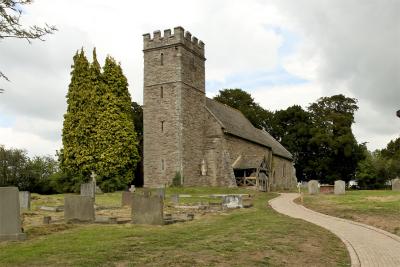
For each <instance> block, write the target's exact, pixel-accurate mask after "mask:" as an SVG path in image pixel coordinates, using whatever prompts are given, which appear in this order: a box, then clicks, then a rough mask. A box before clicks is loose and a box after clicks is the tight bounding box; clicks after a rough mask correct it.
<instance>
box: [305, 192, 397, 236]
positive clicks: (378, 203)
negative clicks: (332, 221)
mask: <svg viewBox="0 0 400 267" xmlns="http://www.w3.org/2000/svg"><path fill="white" fill-rule="evenodd" d="M297 202H299V200H297ZM304 206H306V207H307V208H310V209H312V210H315V211H318V212H321V213H325V214H328V215H332V216H336V217H341V218H344V219H349V220H354V221H357V222H361V223H365V224H369V225H372V226H375V227H378V228H381V229H383V230H386V231H389V232H391V233H394V234H397V235H399V236H400V192H397V191H390V190H357V191H346V194H345V195H333V194H319V195H313V196H311V195H307V193H305V195H304Z"/></svg>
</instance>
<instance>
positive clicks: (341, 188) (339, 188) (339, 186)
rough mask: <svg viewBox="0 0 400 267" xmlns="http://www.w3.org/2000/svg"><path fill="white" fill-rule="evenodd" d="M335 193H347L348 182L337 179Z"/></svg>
mask: <svg viewBox="0 0 400 267" xmlns="http://www.w3.org/2000/svg"><path fill="white" fill-rule="evenodd" d="M334 193H335V195H344V194H345V193H346V183H345V182H344V181H342V180H337V181H335V189H334Z"/></svg>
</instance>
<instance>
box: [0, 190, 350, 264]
mask: <svg viewBox="0 0 400 267" xmlns="http://www.w3.org/2000/svg"><path fill="white" fill-rule="evenodd" d="M176 193H178V194H190V195H192V196H198V197H199V196H201V195H206V194H215V193H250V194H254V195H255V201H254V207H252V208H249V209H237V210H233V211H229V212H222V213H219V214H207V215H203V216H199V217H198V218H196V219H195V220H194V221H191V222H186V223H177V224H172V225H166V226H145V225H132V224H124V225H99V224H81V225H65V224H60V225H59V226H55V225H48V226H40V227H32V228H30V229H29V230H28V231H27V234H28V240H27V241H25V242H18V243H12V242H11V243H0V266H3V265H5V266H9V265H12V266H55V265H58V266H287V265H290V266H349V264H350V259H349V256H348V253H347V250H346V249H345V246H344V245H343V244H342V243H341V241H340V240H339V239H338V238H337V237H336V236H334V235H333V234H332V233H330V232H328V231H327V230H325V229H322V228H320V227H317V226H315V225H313V224H310V223H307V222H304V221H302V220H298V219H293V218H289V217H287V216H284V215H281V214H278V213H276V212H275V211H274V210H272V209H271V208H270V207H268V204H267V201H268V200H269V199H271V198H273V197H275V196H276V194H273V193H259V192H255V191H248V190H245V189H226V188H223V189H222V188H170V189H168V190H167V199H168V196H169V195H171V194H176ZM41 197H49V198H55V199H57V198H59V197H61V198H62V196H61V195H59V196H58V197H57V196H41ZM96 197H97V199H96V202H98V201H103V204H104V205H105V204H108V205H110V206H114V205H117V204H119V203H120V198H121V195H120V193H112V194H104V195H99V196H96ZM100 199H101V200H100ZM185 199H186V198H182V201H183V202H184V201H185ZM50 200H51V201H54V200H52V199H50ZM33 201H35V200H33ZM184 203H185V202H184ZM43 227H49V228H56V227H58V228H59V231H57V229H51V233H50V234H46V235H45V234H41V233H40V231H38V229H42V228H43ZM46 229H47V228H46ZM35 231H36V233H35ZM32 234H33V235H32Z"/></svg>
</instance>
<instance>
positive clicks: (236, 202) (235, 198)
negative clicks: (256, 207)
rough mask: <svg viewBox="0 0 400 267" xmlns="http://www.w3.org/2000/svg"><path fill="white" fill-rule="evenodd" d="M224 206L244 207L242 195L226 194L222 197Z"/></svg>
mask: <svg viewBox="0 0 400 267" xmlns="http://www.w3.org/2000/svg"><path fill="white" fill-rule="evenodd" d="M222 206H223V207H226V208H243V204H242V196H241V195H226V196H223V197H222Z"/></svg>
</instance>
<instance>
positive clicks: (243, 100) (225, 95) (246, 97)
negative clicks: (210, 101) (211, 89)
mask: <svg viewBox="0 0 400 267" xmlns="http://www.w3.org/2000/svg"><path fill="white" fill-rule="evenodd" d="M214 99H215V100H217V101H218V102H221V103H223V104H225V105H228V106H230V107H232V108H235V109H238V110H240V111H241V112H242V113H243V115H244V116H245V117H246V118H247V119H248V120H249V121H250V122H251V123H252V124H253V125H254V127H256V128H259V129H265V130H267V131H268V130H270V129H269V124H268V122H269V120H270V119H271V116H272V113H271V112H269V111H267V110H265V109H263V108H262V107H261V106H260V105H259V104H257V103H256V102H255V101H254V99H253V98H252V97H251V95H250V94H249V93H247V92H246V91H243V90H242V89H239V88H235V89H223V90H221V91H219V94H218V95H217V96H215V97H214Z"/></svg>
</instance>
